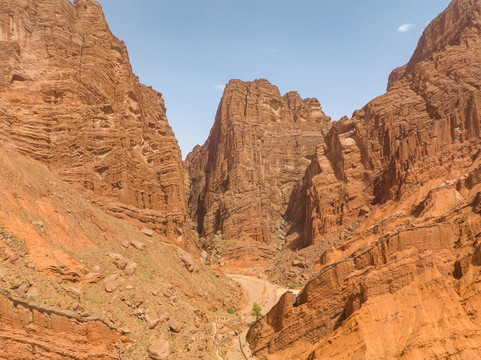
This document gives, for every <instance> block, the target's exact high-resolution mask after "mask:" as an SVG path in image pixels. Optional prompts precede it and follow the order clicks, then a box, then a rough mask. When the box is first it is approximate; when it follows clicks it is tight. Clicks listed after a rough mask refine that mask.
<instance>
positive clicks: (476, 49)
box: [248, 0, 481, 360]
mask: <svg viewBox="0 0 481 360" xmlns="http://www.w3.org/2000/svg"><path fill="white" fill-rule="evenodd" d="M480 24H481V1H474V0H471V1H470V0H455V1H453V2H452V3H451V4H450V5H449V6H448V8H447V9H446V10H445V11H444V12H443V13H442V14H440V15H439V16H438V17H437V18H436V19H435V20H434V21H433V22H432V23H431V24H430V25H429V26H428V27H427V29H426V30H425V31H424V33H423V36H422V38H421V39H420V41H419V45H418V47H417V49H416V51H415V53H414V55H413V57H412V59H411V60H410V62H409V63H408V64H407V65H406V66H404V67H402V68H398V69H396V70H395V71H394V72H393V74H392V75H391V77H390V80H389V86H388V92H387V93H386V94H384V95H382V96H380V97H378V98H376V99H374V100H373V101H371V102H370V103H369V104H367V105H366V106H365V107H364V108H363V109H362V110H359V111H357V112H355V113H354V115H353V117H352V119H348V118H344V119H342V120H341V121H339V122H338V123H336V124H335V125H334V127H333V128H332V130H331V131H330V132H329V134H328V135H327V136H326V141H325V143H324V144H321V145H320V146H318V148H317V151H316V154H315V157H314V159H313V161H312V163H311V165H310V166H309V168H308V170H307V171H306V175H305V177H304V181H303V187H302V189H303V191H301V194H304V196H305V197H304V198H303V199H300V200H299V204H300V206H303V207H304V218H303V219H302V216H301V220H300V221H301V223H302V220H304V224H305V233H306V237H307V239H308V241H307V244H316V247H312V248H313V249H319V247H318V246H319V245H322V246H321V249H324V250H326V251H325V252H324V253H323V254H322V256H320V255H321V253H319V261H318V264H319V265H320V268H321V269H320V273H319V275H318V276H317V277H315V278H314V279H312V280H311V281H310V282H309V283H308V285H307V286H306V287H305V288H304V290H303V291H302V292H301V294H300V295H299V297H298V299H297V301H296V303H295V304H293V305H288V303H289V302H286V301H284V302H283V305H282V306H281V305H279V306H277V307H275V308H274V309H273V310H272V311H271V312H270V313H269V314H268V315H267V316H266V317H265V318H263V319H261V320H260V321H258V322H257V323H256V324H255V325H254V326H253V327H252V328H251V330H250V332H249V335H248V340H249V342H250V344H251V347H252V348H253V349H254V352H255V354H256V356H257V357H258V358H261V359H266V358H269V359H298V358H299V359H309V360H313V359H324V358H329V359H352V358H368V359H369V358H384V359H398V358H403V359H421V358H422V359H427V358H451V357H452V358H463V359H469V358H473V359H474V358H477V357H479V354H480V353H481V345H480V344H481V340H480V336H481V324H480V322H479V316H477V312H478V309H479V307H480V306H481V296H480V294H481V292H480V289H479V286H478V285H477V280H476V279H477V277H478V276H479V274H480V270H481V268H480V263H479V245H478V244H479V239H478V237H479V230H480V221H479V220H480V218H479V203H480V200H479V199H480V198H481V197H480V195H479V194H480V190H481V181H480V180H481V178H480V177H479V173H480V170H479V169H480V166H481V165H480V164H481V158H480V151H479V149H480V146H481V141H480V130H481V129H480V115H479V107H480V106H481V103H480V98H481V93H480V90H479V88H480V86H481V68H480V67H479V62H480V59H481V25H480ZM305 251H306V252H308V251H309V248H307V249H306V250H305ZM312 251H314V250H312ZM316 251H317V250H316Z"/></svg>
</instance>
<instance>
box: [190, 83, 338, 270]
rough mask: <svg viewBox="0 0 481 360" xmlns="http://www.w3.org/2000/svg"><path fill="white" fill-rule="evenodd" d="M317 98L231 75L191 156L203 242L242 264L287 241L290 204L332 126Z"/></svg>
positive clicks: (194, 206) (193, 208)
mask: <svg viewBox="0 0 481 360" xmlns="http://www.w3.org/2000/svg"><path fill="white" fill-rule="evenodd" d="M330 126H331V125H330V118H329V117H327V116H326V115H325V114H324V112H323V111H322V108H321V106H320V104H319V102H318V101H317V100H316V99H305V100H303V99H301V97H300V96H299V95H298V94H297V93H296V92H289V93H287V94H286V95H284V96H281V95H280V93H279V90H278V89H277V87H275V86H273V85H271V84H270V83H269V82H268V81H267V80H263V79H261V80H256V81H253V82H243V81H240V80H231V81H230V82H229V84H227V86H226V88H225V91H224V95H223V97H222V100H221V102H220V105H219V108H218V111H217V115H216V118H215V123H214V126H213V128H212V130H211V132H210V135H209V137H208V139H207V141H206V142H205V144H204V145H203V146H197V147H196V148H194V150H193V151H192V153H190V154H189V155H188V156H187V159H186V161H185V168H186V169H187V172H188V174H189V180H190V181H189V184H188V189H189V191H188V192H189V200H188V209H189V212H190V214H191V216H192V218H193V219H194V223H195V224H196V226H197V230H198V233H199V235H200V236H201V238H204V239H205V242H204V246H205V247H207V248H210V249H212V248H213V247H214V244H216V248H217V250H218V251H219V253H220V256H222V257H223V258H224V259H226V260H228V261H230V260H232V261H235V262H236V264H237V265H239V264H244V265H246V264H247V262H250V263H255V262H259V261H260V262H262V261H263V260H265V259H269V258H271V257H272V256H273V250H274V249H275V248H276V247H277V246H280V245H282V244H283V243H284V242H285V234H286V230H287V228H286V223H287V221H288V215H287V214H286V210H287V205H288V203H289V201H290V200H291V194H292V193H293V189H294V188H295V187H296V186H297V184H298V182H299V181H300V179H301V178H302V176H303V173H304V171H305V169H306V167H307V166H308V165H309V163H310V156H311V155H312V153H313V151H314V149H315V147H316V145H317V144H318V143H320V142H322V139H323V134H325V133H327V131H328V130H329V128H330Z"/></svg>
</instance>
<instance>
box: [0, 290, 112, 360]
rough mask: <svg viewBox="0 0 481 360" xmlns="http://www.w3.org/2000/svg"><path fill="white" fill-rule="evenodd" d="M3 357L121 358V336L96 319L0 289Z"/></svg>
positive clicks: (0, 340) (18, 359)
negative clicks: (41, 303) (16, 295)
mask: <svg viewBox="0 0 481 360" xmlns="http://www.w3.org/2000/svg"><path fill="white" fill-rule="evenodd" d="M0 324H1V325H2V326H1V330H0V343H1V344H2V346H0V358H2V359H11V360H21V359H33V358H35V359H52V360H57V359H58V360H61V359H62V360H63V359H72V360H84V359H85V360H87V359H98V360H114V359H120V353H119V351H118V350H117V348H116V343H117V341H119V340H120V337H121V335H120V333H119V332H118V331H117V330H116V329H115V328H113V327H112V325H111V324H108V323H105V322H103V321H102V320H100V319H97V318H93V317H92V318H82V317H80V316H79V315H78V314H76V313H75V312H73V311H65V310H61V309H55V308H52V307H47V306H43V305H40V304H35V303H29V302H26V301H23V300H21V299H18V298H15V297H14V296H11V295H10V294H9V293H8V292H7V291H5V290H3V289H0Z"/></svg>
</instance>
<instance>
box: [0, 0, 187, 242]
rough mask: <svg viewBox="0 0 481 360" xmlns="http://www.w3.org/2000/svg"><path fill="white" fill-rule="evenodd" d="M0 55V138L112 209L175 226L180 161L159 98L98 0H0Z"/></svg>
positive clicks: (180, 217) (177, 232)
mask: <svg viewBox="0 0 481 360" xmlns="http://www.w3.org/2000/svg"><path fill="white" fill-rule="evenodd" d="M0 59H1V61H0V141H2V142H4V143H8V144H12V145H13V146H14V147H15V148H16V149H18V150H19V151H20V152H22V153H24V154H26V155H28V156H31V157H34V158H35V159H38V160H41V161H43V162H45V163H47V164H48V165H49V166H50V168H51V169H53V170H54V171H55V172H57V173H58V174H59V175H60V176H61V177H62V178H63V179H66V180H68V181H69V182H71V183H73V184H76V185H78V186H80V187H82V188H83V189H85V190H87V191H88V192H90V193H91V194H92V195H94V196H95V198H96V199H101V200H100V201H99V203H101V204H104V205H107V207H106V208H107V209H109V210H110V211H111V212H112V213H114V214H117V215H118V216H125V217H130V218H133V219H137V220H140V221H141V222H143V223H147V224H149V226H150V227H152V228H154V229H155V230H158V232H159V233H160V234H162V235H165V236H167V237H170V238H171V239H173V240H177V239H178V238H179V236H181V235H182V225H183V221H184V184H183V169H182V161H181V155H180V150H179V147H178V144H177V140H176V139H175V137H174V134H173V132H172V129H171V128H170V126H169V124H168V122H167V117H166V115H165V111H166V109H165V106H164V100H163V99H162V96H161V94H160V93H158V92H156V91H154V90H152V88H150V87H147V86H145V85H142V84H141V83H139V80H138V78H137V77H136V76H135V75H134V74H133V73H132V68H131V65H130V63H129V57H128V53H127V49H126V47H125V45H124V43H123V42H122V41H120V40H118V39H117V38H116V37H115V36H113V35H112V33H111V32H110V30H109V27H108V25H107V23H106V21H105V18H104V15H103V12H102V9H101V7H100V5H99V4H98V3H97V2H95V1H93V0H75V1H74V2H73V4H72V3H71V2H70V1H68V0H37V1H24V0H8V1H2V2H1V3H0ZM181 240H182V239H179V241H181Z"/></svg>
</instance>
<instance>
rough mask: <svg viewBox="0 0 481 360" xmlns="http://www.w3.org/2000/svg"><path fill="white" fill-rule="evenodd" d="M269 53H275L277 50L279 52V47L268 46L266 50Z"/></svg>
mask: <svg viewBox="0 0 481 360" xmlns="http://www.w3.org/2000/svg"><path fill="white" fill-rule="evenodd" d="M264 51H265V52H266V53H267V54H275V53H277V52H279V49H276V48H266V49H265V50H264Z"/></svg>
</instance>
